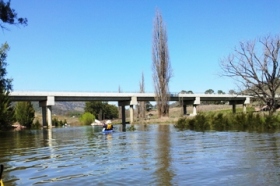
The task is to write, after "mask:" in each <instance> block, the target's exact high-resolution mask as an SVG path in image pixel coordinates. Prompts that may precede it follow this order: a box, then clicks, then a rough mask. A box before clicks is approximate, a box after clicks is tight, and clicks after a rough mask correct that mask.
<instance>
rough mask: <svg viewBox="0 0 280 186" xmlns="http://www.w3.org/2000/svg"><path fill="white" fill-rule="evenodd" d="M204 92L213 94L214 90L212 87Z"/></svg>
mask: <svg viewBox="0 0 280 186" xmlns="http://www.w3.org/2000/svg"><path fill="white" fill-rule="evenodd" d="M204 93H205V94H214V93H215V91H214V90H213V89H208V90H206V91H205V92H204Z"/></svg>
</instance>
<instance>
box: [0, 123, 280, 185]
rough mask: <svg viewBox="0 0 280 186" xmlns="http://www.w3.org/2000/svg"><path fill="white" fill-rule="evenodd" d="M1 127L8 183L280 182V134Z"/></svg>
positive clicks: (1, 153)
mask: <svg viewBox="0 0 280 186" xmlns="http://www.w3.org/2000/svg"><path fill="white" fill-rule="evenodd" d="M135 127H136V131H127V132H122V128H121V126H120V128H118V126H117V127H116V131H117V132H115V133H111V134H103V133H101V128H98V127H69V128H56V129H52V130H48V129H44V130H25V131H15V132H14V131H12V132H1V133H0V140H1V146H0V163H3V164H4V166H5V167H6V169H5V172H4V175H3V176H4V178H3V180H4V182H5V186H7V185H8V186H9V185H36V184H40V185H67V184H73V185H74V184H76V185H279V184H280V180H279V179H280V178H279V175H280V169H279V167H280V149H279V144H280V143H279V142H280V134H279V133H249V132H215V131H209V132H195V131H177V130H176V129H175V128H173V126H172V125H135Z"/></svg>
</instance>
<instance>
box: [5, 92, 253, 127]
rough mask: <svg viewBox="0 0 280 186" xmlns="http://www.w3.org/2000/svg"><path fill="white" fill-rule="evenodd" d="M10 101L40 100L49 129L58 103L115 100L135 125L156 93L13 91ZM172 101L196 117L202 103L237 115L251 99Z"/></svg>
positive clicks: (181, 97) (186, 97) (177, 97)
mask: <svg viewBox="0 0 280 186" xmlns="http://www.w3.org/2000/svg"><path fill="white" fill-rule="evenodd" d="M9 97H10V99H11V101H15V102H17V101H38V102H39V106H40V107H42V123H43V126H44V127H46V126H47V123H48V127H52V106H53V105H55V102H56V101H57V102H58V101H59V102H60V101H65V102H67V101H68V102H73V101H116V102H118V106H120V107H121V108H122V109H121V110H122V124H123V125H125V123H126V121H125V106H127V105H129V106H130V123H132V122H133V112H134V110H133V107H134V106H136V105H138V102H141V101H155V97H156V96H155V94H154V93H95V92H31V91H14V92H11V93H10V94H9ZM170 101H179V102H180V103H181V104H182V109H183V113H184V114H187V109H186V106H187V105H192V106H193V112H192V113H191V115H196V114H197V111H196V107H197V105H200V103H201V102H207V101H225V102H228V103H229V104H230V105H232V111H233V112H234V113H235V111H236V105H237V104H242V105H243V111H244V112H246V105H248V104H250V96H248V95H236V94H184V93H178V94H170Z"/></svg>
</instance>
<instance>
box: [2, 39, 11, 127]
mask: <svg viewBox="0 0 280 186" xmlns="http://www.w3.org/2000/svg"><path fill="white" fill-rule="evenodd" d="M8 50H9V45H8V44H7V43H5V44H3V45H2V46H1V48H0V129H4V128H8V127H9V126H11V124H12V123H13V122H14V108H13V107H12V104H11V101H10V99H9V93H10V91H11V90H12V79H9V78H6V75H7V71H6V66H7V63H6V58H7V51H8Z"/></svg>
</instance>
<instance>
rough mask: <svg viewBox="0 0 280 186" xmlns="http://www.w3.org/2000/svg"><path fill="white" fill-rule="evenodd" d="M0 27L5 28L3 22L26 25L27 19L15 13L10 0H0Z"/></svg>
mask: <svg viewBox="0 0 280 186" xmlns="http://www.w3.org/2000/svg"><path fill="white" fill-rule="evenodd" d="M0 20H1V21H2V23H0V27H1V28H2V29H7V28H6V27H5V26H4V25H3V23H6V24H11V25H19V24H20V25H27V19H26V18H22V17H18V16H17V13H16V12H15V10H14V9H13V8H11V0H9V1H7V2H4V1H3V0H0Z"/></svg>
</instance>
